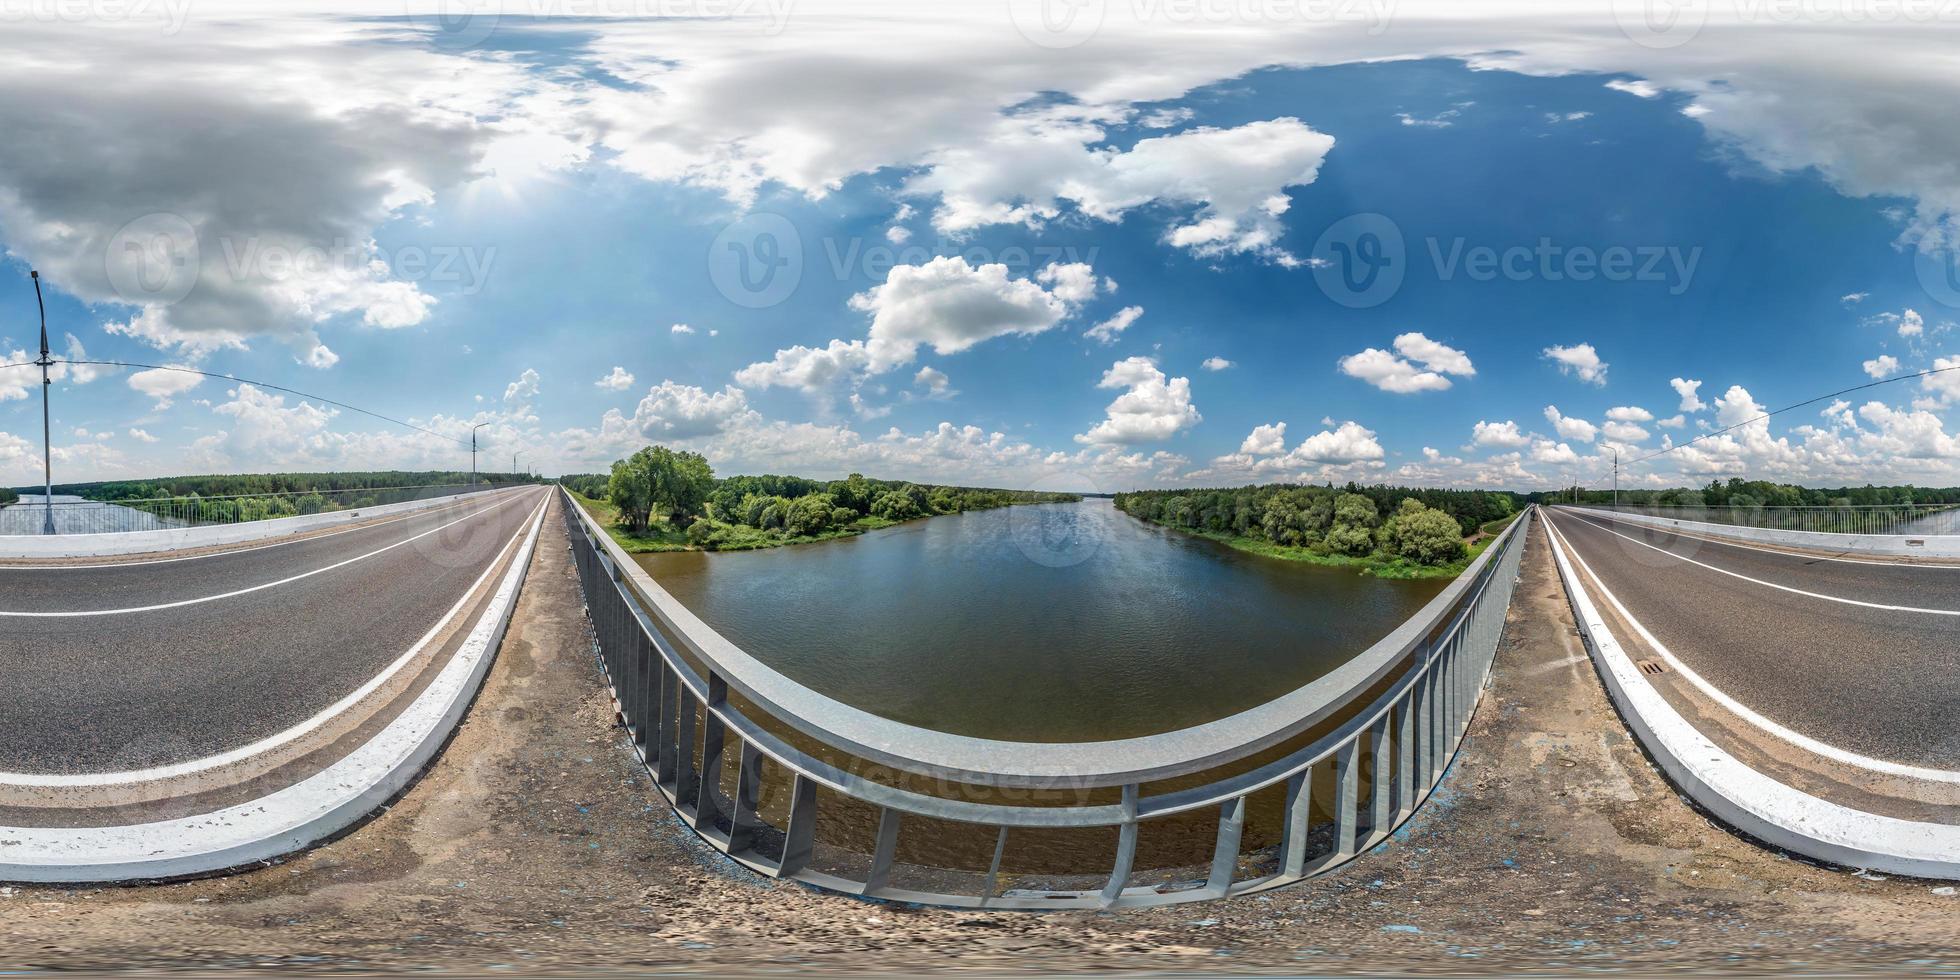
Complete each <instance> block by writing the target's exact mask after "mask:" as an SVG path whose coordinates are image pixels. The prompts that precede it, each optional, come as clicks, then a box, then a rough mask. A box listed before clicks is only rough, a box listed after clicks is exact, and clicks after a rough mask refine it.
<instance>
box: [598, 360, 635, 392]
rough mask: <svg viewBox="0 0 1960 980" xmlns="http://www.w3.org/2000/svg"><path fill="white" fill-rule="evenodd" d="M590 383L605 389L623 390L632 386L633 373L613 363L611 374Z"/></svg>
mask: <svg viewBox="0 0 1960 980" xmlns="http://www.w3.org/2000/svg"><path fill="white" fill-rule="evenodd" d="M592 383H593V384H595V385H597V386H599V387H601V388H604V389H606V390H607V391H625V390H626V389H628V388H631V387H633V375H632V374H630V373H628V372H627V370H626V369H625V368H623V367H620V366H619V365H617V364H615V365H613V369H612V373H611V374H608V375H606V376H605V377H603V378H600V379H599V380H597V381H594V382H592Z"/></svg>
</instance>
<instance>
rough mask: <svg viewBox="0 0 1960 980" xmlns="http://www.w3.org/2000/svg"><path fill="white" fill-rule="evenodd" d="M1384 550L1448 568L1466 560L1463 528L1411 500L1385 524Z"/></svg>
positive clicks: (1383, 533) (1439, 513) (1413, 499)
mask: <svg viewBox="0 0 1960 980" xmlns="http://www.w3.org/2000/svg"><path fill="white" fill-rule="evenodd" d="M1382 547H1383V548H1384V549H1385V550H1386V551H1388V553H1389V554H1391V555H1396V556H1398V557H1402V558H1407V559H1409V560H1411V561H1416V562H1421V563H1422V564H1424V565H1446V564H1448V563H1450V562H1452V561H1455V560H1456V559H1458V558H1461V557H1463V554H1464V550H1463V529H1462V527H1460V526H1459V525H1458V524H1457V522H1456V519H1455V518H1452V517H1451V516H1450V515H1448V514H1445V513H1443V512H1442V511H1440V510H1436V509H1435V508H1433V507H1426V506H1424V505H1423V503H1422V501H1420V500H1417V499H1415V498H1414V497H1408V498H1404V499H1403V501H1402V503H1401V506H1399V507H1397V508H1396V510H1395V514H1394V515H1393V516H1391V517H1390V518H1389V519H1388V520H1387V522H1385V523H1384V524H1383V525H1382Z"/></svg>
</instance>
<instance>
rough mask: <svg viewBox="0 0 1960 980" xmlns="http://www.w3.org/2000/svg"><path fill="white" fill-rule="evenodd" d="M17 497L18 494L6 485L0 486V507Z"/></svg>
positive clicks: (18, 497)
mask: <svg viewBox="0 0 1960 980" xmlns="http://www.w3.org/2000/svg"><path fill="white" fill-rule="evenodd" d="M19 499H20V494H18V493H15V492H14V491H12V490H11V489H8V488H7V487H0V507H5V506H7V505H8V504H11V503H13V502H14V501H16V500H19Z"/></svg>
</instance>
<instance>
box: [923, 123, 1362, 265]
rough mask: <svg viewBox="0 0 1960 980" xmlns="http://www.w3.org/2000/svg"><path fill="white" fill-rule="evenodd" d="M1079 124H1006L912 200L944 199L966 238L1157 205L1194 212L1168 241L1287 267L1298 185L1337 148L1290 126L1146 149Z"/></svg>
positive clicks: (940, 214)
mask: <svg viewBox="0 0 1960 980" xmlns="http://www.w3.org/2000/svg"><path fill="white" fill-rule="evenodd" d="M1102 136H1103V130H1102V128H1101V126H1100V125H1098V124H1097V123H1095V122H1092V121H1088V120H1085V119H1083V118H1081V117H1079V116H1068V115H1063V114H1058V113H1041V112H1028V113H1020V114H1016V115H1013V116H1006V117H1002V118H1000V119H999V120H998V121H997V122H996V123H995V125H994V126H993V127H992V131H991V132H989V133H988V134H987V138H985V139H982V140H975V141H973V142H971V143H969V144H966V145H963V146H955V147H944V148H941V149H939V150H937V151H935V152H933V153H932V154H930V155H929V156H928V159H927V167H926V170H925V171H924V172H923V173H920V174H919V175H918V176H915V177H913V178H912V179H911V180H910V181H908V182H907V184H906V192H907V193H910V194H920V195H924V194H937V195H939V200H940V203H939V207H938V208H937V209H936V210H935V211H934V213H933V226H934V227H936V228H938V229H939V230H940V231H942V232H945V233H948V234H960V233H964V232H969V231H972V230H973V229H976V228H979V227H983V226H985V225H992V224H1008V223H1013V224H1026V225H1030V226H1039V225H1041V224H1042V223H1044V222H1047V221H1050V220H1053V219H1055V218H1057V217H1059V216H1060V215H1061V213H1062V202H1064V201H1066V202H1068V203H1071V204H1073V205H1074V206H1075V209H1076V211H1078V212H1079V213H1081V214H1083V215H1085V216H1087V217H1089V218H1092V219H1095V220H1098V221H1120V220H1122V218H1123V217H1124V215H1125V214H1126V213H1128V212H1129V211H1131V210H1134V209H1136V208H1140V207H1143V206H1144V205H1148V204H1158V205H1166V206H1169V207H1171V208H1174V209H1177V210H1179V211H1182V212H1185V213H1188V215H1189V217H1188V220H1186V223H1184V224H1182V225H1179V226H1176V227H1173V228H1171V229H1170V230H1169V231H1168V232H1167V233H1166V234H1165V236H1164V237H1165V241H1167V242H1169V243H1170V244H1172V245H1176V246H1179V247H1182V248H1188V249H1190V250H1192V251H1193V252H1195V253H1197V254H1199V255H1219V254H1224V253H1228V252H1249V253H1252V254H1256V255H1262V256H1265V257H1268V258H1271V259H1273V260H1275V261H1279V262H1282V263H1291V262H1292V261H1293V260H1292V256H1291V255H1290V254H1288V253H1287V252H1286V251H1285V250H1284V249H1282V248H1280V247H1279V245H1278V239H1279V235H1280V231H1281V226H1280V223H1279V216H1280V215H1281V214H1283V213H1285V211H1286V209H1287V207H1288V206H1289V203H1290V202H1289V201H1288V199H1287V195H1286V193H1285V189H1286V188H1288V187H1295V186H1299V185H1303V184H1310V183H1312V182H1313V181H1314V178H1315V177H1317V176H1318V175H1319V172H1320V164H1321V161H1322V160H1323V159H1325V158H1326V156H1327V152H1328V150H1330V149H1332V148H1333V146H1334V138H1333V137H1332V136H1328V135H1326V134H1325V133H1319V132H1315V131H1314V130H1313V129H1312V128H1310V127H1308V126H1307V125H1306V124H1305V123H1302V122H1301V121H1300V120H1298V119H1295V118H1292V117H1290V116H1288V117H1282V118H1278V119H1270V120H1266V121H1263V122H1252V123H1247V124H1245V125H1242V126H1238V127H1235V128H1232V129H1212V128H1209V127H1200V128H1197V129H1191V130H1186V131H1184V132H1181V133H1176V134H1173V135H1168V136H1154V137H1149V138H1146V139H1142V140H1138V141H1137V142H1136V143H1135V144H1134V145H1133V146H1131V147H1130V149H1128V150H1116V149H1106V148H1104V149H1097V148H1092V145H1093V144H1094V143H1097V142H1099V141H1100V140H1101V139H1102Z"/></svg>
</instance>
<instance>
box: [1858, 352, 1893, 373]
mask: <svg viewBox="0 0 1960 980" xmlns="http://www.w3.org/2000/svg"><path fill="white" fill-rule="evenodd" d="M1898 370H1899V359H1898V358H1896V357H1893V356H1892V355H1890V354H1880V355H1878V356H1877V357H1875V358H1873V359H1871V360H1869V361H1866V362H1865V373H1866V374H1869V375H1871V376H1872V377H1873V378H1883V377H1885V376H1886V375H1888V374H1892V373H1894V372H1896V371H1898Z"/></svg>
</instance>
